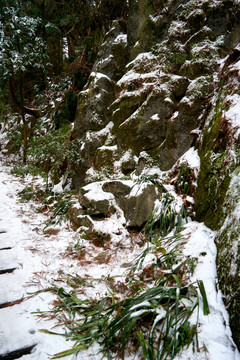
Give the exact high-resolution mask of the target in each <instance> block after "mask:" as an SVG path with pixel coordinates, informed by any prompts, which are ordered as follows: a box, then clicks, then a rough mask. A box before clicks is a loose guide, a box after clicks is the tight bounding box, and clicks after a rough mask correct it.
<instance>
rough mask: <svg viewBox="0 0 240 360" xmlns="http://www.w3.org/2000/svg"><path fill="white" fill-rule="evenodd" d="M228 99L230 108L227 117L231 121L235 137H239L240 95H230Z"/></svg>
mask: <svg viewBox="0 0 240 360" xmlns="http://www.w3.org/2000/svg"><path fill="white" fill-rule="evenodd" d="M226 101H227V102H228V103H230V108H229V110H227V111H226V112H225V117H226V119H227V120H228V121H229V122H230V123H231V125H232V128H233V131H234V137H235V139H237V138H238V136H239V134H240V96H239V95H238V94H234V95H228V96H227V98H226Z"/></svg>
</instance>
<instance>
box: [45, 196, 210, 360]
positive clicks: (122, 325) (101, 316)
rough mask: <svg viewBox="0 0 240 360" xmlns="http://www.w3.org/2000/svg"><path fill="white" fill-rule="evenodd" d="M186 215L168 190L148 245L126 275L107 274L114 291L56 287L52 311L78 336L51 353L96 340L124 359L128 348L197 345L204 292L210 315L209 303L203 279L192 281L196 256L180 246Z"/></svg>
mask: <svg viewBox="0 0 240 360" xmlns="http://www.w3.org/2000/svg"><path fill="white" fill-rule="evenodd" d="M186 220H187V219H186V212H185V209H184V207H182V208H181V209H180V211H179V212H177V211H176V208H175V205H174V201H173V197H172V196H171V195H169V194H165V195H164V196H163V199H162V202H161V209H160V210H158V211H155V212H154V213H153V214H152V216H151V217H150V219H149V220H148V222H147V224H146V226H145V229H144V231H145V238H146V242H147V243H146V245H145V249H144V250H143V251H142V253H141V254H140V255H139V256H138V257H137V258H136V259H135V260H134V261H133V262H132V263H133V265H132V267H130V268H129V269H128V273H127V275H126V276H125V281H118V282H117V283H116V284H115V283H114V279H106V281H107V283H106V284H108V285H109V286H110V291H109V293H108V294H106V296H103V297H102V298H101V299H100V300H94V299H91V300H90V299H88V298H79V297H78V296H77V291H78V290H77V288H74V290H72V291H66V290H65V289H64V288H58V287H56V286H54V287H53V288H51V291H52V292H53V293H54V294H56V295H57V296H58V301H57V305H56V306H55V307H54V308H53V310H52V311H51V312H50V314H52V315H53V316H55V317H56V318H57V320H58V323H59V324H62V325H64V326H65V328H66V332H65V333H63V334H59V335H63V336H66V338H67V339H70V340H72V341H74V342H75V345H74V346H73V348H72V349H69V350H67V351H63V352H59V353H57V354H55V355H54V356H53V357H52V359H58V358H61V357H64V356H69V355H72V354H77V353H79V352H80V351H82V350H84V349H87V348H88V347H89V346H91V345H92V344H93V343H94V342H97V343H98V344H99V345H100V349H101V351H102V353H103V355H104V356H107V358H108V359H109V360H110V359H113V358H121V359H122V360H124V358H125V356H126V355H128V354H129V353H135V354H136V353H138V354H139V357H140V358H143V359H144V360H169V359H173V358H174V357H175V356H176V355H177V354H178V353H180V352H181V351H182V350H183V349H184V348H186V347H189V346H190V345H191V344H192V345H193V350H198V336H197V325H198V324H197V323H192V322H191V316H192V314H193V312H194V311H199V309H198V310H196V309H197V308H198V307H199V293H200V294H201V296H202V299H203V312H204V314H205V315H207V314H209V307H208V302H207V297H206V292H205V289H204V284H203V282H202V281H196V282H194V283H191V281H190V277H191V275H192V274H193V272H194V269H195V266H196V263H197V259H196V258H190V257H184V256H183V254H182V251H181V249H182V247H183V245H184V243H185V242H186V238H185V237H184V236H183V235H182V234H181V230H182V227H183V223H184V222H186ZM106 253H107V252H106ZM148 255H151V257H149V256H148ZM149 258H152V259H153V260H151V262H149V260H148V259H149ZM123 277H124V276H123ZM81 286H84V285H83V284H81ZM80 293H81V291H80ZM43 331H45V332H48V333H50V334H56V333H54V332H49V331H46V330H43Z"/></svg>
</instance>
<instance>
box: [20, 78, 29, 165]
mask: <svg viewBox="0 0 240 360" xmlns="http://www.w3.org/2000/svg"><path fill="white" fill-rule="evenodd" d="M23 89H24V87H23V74H22V72H21V74H20V104H21V116H22V122H23V163H24V164H26V161H27V148H28V138H27V122H26V117H25V110H24V93H23Z"/></svg>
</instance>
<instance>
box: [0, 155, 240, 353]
mask: <svg viewBox="0 0 240 360" xmlns="http://www.w3.org/2000/svg"><path fill="white" fill-rule="evenodd" d="M193 155H194V154H192V153H189V154H188V155H187V156H186V158H187V159H189V158H190V159H193V158H194V156H193ZM195 165H196V164H195ZM9 170H10V169H9V168H7V167H4V166H2V167H1V172H0V186H1V188H0V193H1V208H0V270H2V271H3V270H4V269H12V268H16V270H14V271H13V272H11V273H10V272H9V273H4V274H3V273H2V274H0V304H4V303H9V302H12V301H15V300H19V299H21V298H22V297H26V299H25V301H22V302H21V301H19V303H18V304H15V305H13V304H12V305H13V306H7V307H3V308H0V356H1V355H2V354H4V353H7V352H10V351H14V350H17V349H20V348H22V347H25V346H30V345H35V344H36V346H35V348H34V350H33V352H32V353H31V354H29V355H24V356H23V357H21V359H23V360H29V359H36V360H46V359H48V358H49V356H50V355H53V354H54V353H56V352H59V351H63V350H65V349H68V348H69V347H71V346H72V345H73V344H71V342H66V341H65V339H64V338H62V337H60V336H54V335H47V334H44V333H41V332H39V331H38V330H39V329H42V328H44V329H48V330H51V329H53V331H57V332H61V328H60V329H59V328H55V327H54V326H56V323H55V321H54V319H53V320H51V321H50V320H46V319H44V318H41V317H39V316H36V315H34V314H32V312H37V311H39V310H42V311H43V310H49V309H51V308H52V305H51V303H52V301H53V300H54V296H53V295H52V294H51V293H49V292H43V293H40V294H38V295H35V296H32V297H31V296H29V295H28V294H29V293H32V292H35V291H37V290H41V289H43V288H45V287H47V286H50V285H51V284H53V283H54V284H57V285H58V286H61V285H62V284H63V283H62V279H63V275H61V276H60V274H66V277H67V274H78V275H80V276H89V277H90V278H95V279H96V278H101V277H104V276H105V277H107V276H108V275H111V276H112V275H121V274H122V275H123V274H124V271H125V269H124V266H123V265H124V264H126V263H129V262H131V261H132V260H133V259H134V258H135V257H136V255H137V253H139V252H141V251H142V249H139V247H138V245H137V244H136V243H134V241H133V239H132V238H131V237H130V236H129V235H127V232H126V229H124V227H123V224H122V218H121V217H119V218H118V217H117V216H116V214H115V215H114V218H108V219H106V220H105V222H103V221H98V227H99V229H101V228H105V229H106V228H107V229H108V231H111V229H112V233H113V240H112V243H111V244H110V246H109V248H108V249H105V250H104V251H102V253H106V252H108V253H109V259H108V261H107V263H104V262H101V261H98V259H99V255H100V254H101V249H99V248H96V247H94V246H93V244H90V243H89V242H88V241H86V240H83V239H79V234H78V233H77V232H74V231H73V230H71V228H70V227H69V225H68V224H65V225H63V226H60V227H59V230H60V231H59V232H58V233H57V234H48V233H45V234H44V232H43V222H44V220H45V219H46V218H45V215H43V214H41V213H36V211H34V210H35V205H34V203H33V202H31V201H30V202H28V203H21V202H20V201H19V199H18V197H17V193H18V192H19V191H20V190H22V189H23V188H24V187H25V186H26V185H27V184H28V183H31V182H32V181H35V182H36V181H38V179H32V178H31V177H29V178H27V179H24V180H22V179H21V178H17V177H14V176H13V175H11V174H9ZM185 234H186V237H187V239H188V241H187V244H186V245H185V248H184V254H185V255H190V256H196V257H198V259H199V260H198V264H197V268H196V272H195V274H194V276H193V278H192V281H195V280H196V279H198V280H203V281H204V284H205V288H206V292H207V297H208V301H209V306H210V312H211V313H210V315H208V316H205V315H203V313H202V308H200V313H199V343H200V348H201V349H202V351H201V352H199V353H195V354H193V353H192V348H191V347H190V348H189V349H188V350H185V351H184V352H182V353H181V354H180V355H178V357H177V358H176V359H177V360H196V359H204V360H239V359H240V356H239V353H238V351H237V350H236V347H235V345H234V343H233V341H232V338H231V331H230V329H229V326H228V314H227V312H226V310H225V308H224V306H223V302H222V296H221V293H220V291H218V292H217V291H216V266H215V257H216V247H215V244H214V233H213V232H212V231H211V230H209V229H208V228H206V227H205V226H204V225H203V224H199V223H197V222H190V223H188V224H187V225H186V229H185ZM77 241H82V243H83V244H84V246H85V249H86V251H87V260H88V261H81V260H79V259H76V258H74V257H73V256H70V255H69V254H68V252H67V251H66V249H67V247H69V245H71V246H73V245H74V244H76V242H77ZM84 241H85V242H84ZM8 247H11V249H8V250H7V249H5V250H1V249H3V248H8ZM66 277H65V279H66ZM94 285H95V288H87V290H86V294H87V296H89V297H92V298H99V297H100V296H101V295H104V293H105V291H106V286H105V285H104V284H103V282H94ZM28 296H29V298H28ZM194 316H195V317H196V316H197V314H196V313H195V314H194ZM194 316H193V321H195V320H196V319H195V318H194ZM204 347H206V348H207V351H203V349H204ZM68 359H76V357H74V356H69V357H68ZM77 359H78V360H79V359H80V360H86V359H91V360H100V359H102V355H101V354H99V352H98V346H97V345H94V346H93V347H91V348H90V349H89V350H87V351H84V352H83V353H80V354H79V355H78V356H77ZM128 359H136V360H137V359H138V355H135V354H132V355H131V356H130V357H128Z"/></svg>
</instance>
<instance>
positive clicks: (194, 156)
mask: <svg viewBox="0 0 240 360" xmlns="http://www.w3.org/2000/svg"><path fill="white" fill-rule="evenodd" d="M179 161H180V163H183V162H187V163H188V165H189V166H190V167H191V168H196V169H198V170H199V169H200V157H199V155H198V151H197V150H194V148H193V147H191V148H190V149H189V150H188V151H187V152H186V153H185V154H183V156H182V157H181V158H180V160H179Z"/></svg>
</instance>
